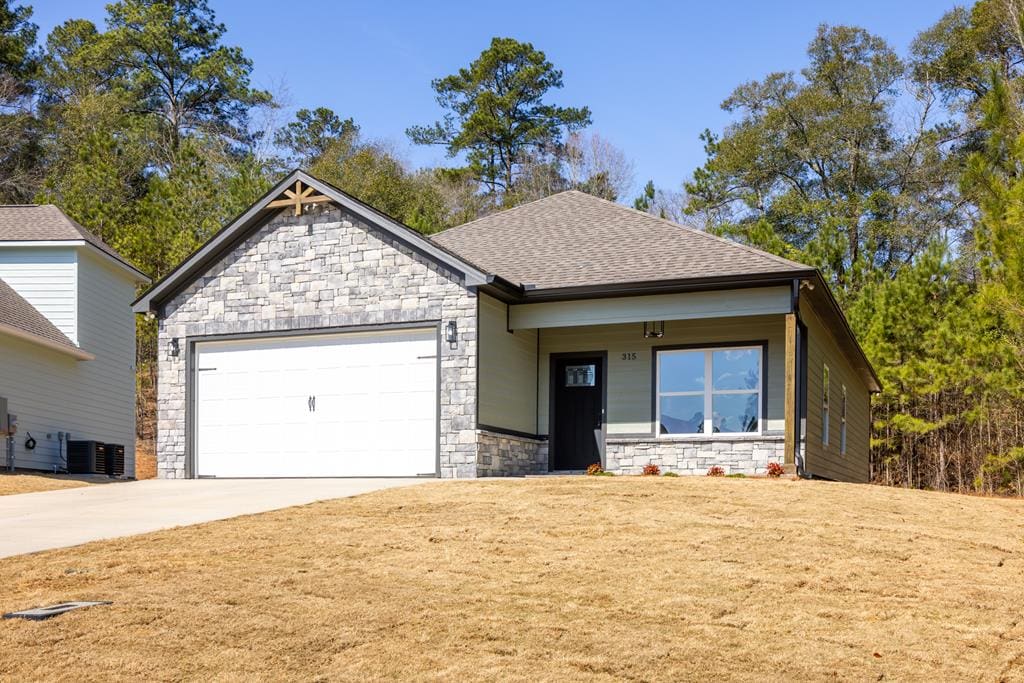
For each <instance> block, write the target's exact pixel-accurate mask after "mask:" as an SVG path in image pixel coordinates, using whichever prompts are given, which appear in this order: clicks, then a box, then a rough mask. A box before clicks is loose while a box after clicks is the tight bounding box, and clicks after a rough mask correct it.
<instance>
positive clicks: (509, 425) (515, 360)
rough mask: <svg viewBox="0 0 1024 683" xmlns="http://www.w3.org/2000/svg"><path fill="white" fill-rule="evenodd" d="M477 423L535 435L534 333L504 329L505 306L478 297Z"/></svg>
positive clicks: (535, 360)
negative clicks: (510, 331)
mask: <svg viewBox="0 0 1024 683" xmlns="http://www.w3.org/2000/svg"><path fill="white" fill-rule="evenodd" d="M479 301H480V320H479V323H478V324H479V326H480V342H479V343H480V371H479V372H480V379H479V382H480V385H479V391H480V394H479V401H480V407H479V411H480V413H479V422H480V424H482V425H487V426H491V427H500V428H502V429H510V430H513V431H516V432H525V433H527V434H536V433H537V331H536V330H516V331H515V332H514V333H509V332H508V328H507V326H506V322H507V321H506V311H505V304H504V303H502V302H500V301H498V300H497V299H494V298H492V297H489V296H487V295H486V294H481V295H480V297H479Z"/></svg>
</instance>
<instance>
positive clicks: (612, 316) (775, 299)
mask: <svg viewBox="0 0 1024 683" xmlns="http://www.w3.org/2000/svg"><path fill="white" fill-rule="evenodd" d="M790 303H791V302H790V291H789V288H787V287H763V288H751V289H726V290H718V291H710V292H686V293H681V294H654V295H650V296H631V297H615V298H609V299H583V300H577V301H554V302H545V303H536V304H513V305H511V306H509V329H512V330H520V329H536V328H543V327H580V326H583V325H613V324H617V323H632V322H636V323H640V322H645V321H656V320H690V319H699V318H735V317H738V316H748V315H766V314H775V313H788V312H789V309H790Z"/></svg>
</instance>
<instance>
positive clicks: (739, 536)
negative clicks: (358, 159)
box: [0, 477, 1024, 681]
mask: <svg viewBox="0 0 1024 683" xmlns="http://www.w3.org/2000/svg"><path fill="white" fill-rule="evenodd" d="M0 572H2V574H3V576H4V577H6V578H5V580H4V581H3V582H2V583H0V611H5V612H6V611H9V610H13V609H17V608H25V607H31V606H35V605H44V604H49V603H54V602H58V601H61V600H69V599H79V600H99V599H107V600H113V601H114V604H113V605H112V606H109V607H102V608H95V609H90V610H82V611H80V612H76V613H71V614H67V615H64V616H61V617H58V618H56V619H54V620H52V621H50V622H44V623H32V622H21V621H14V622H11V621H8V622H0V651H2V652H3V653H4V655H3V657H0V679H3V680H9V679H10V680H39V679H57V678H61V677H66V675H67V672H69V671H73V672H75V677H76V679H77V680H109V679H112V678H113V679H126V678H130V679H147V680H197V679H211V680H249V679H254V678H257V679H275V680H318V679H322V680H379V679H390V680H409V679H412V680H438V681H440V680H481V679H483V680H496V679H497V680H506V679H508V680H529V681H535V680H549V681H556V680H594V681H610V680H623V679H630V680H650V681H676V680H684V679H730V680H737V679H739V680H760V679H763V678H765V677H766V676H767V677H770V678H777V679H786V680H794V679H804V680H806V679H813V680H822V679H832V678H837V677H838V678H841V679H847V680H879V679H885V680H892V679H895V680H911V679H913V680H960V679H970V680H976V679H978V678H979V677H981V678H985V679H990V680H999V679H1004V680H1015V679H1018V680H1019V679H1021V678H1022V677H1024V615H1022V613H1021V612H1022V611H1024V608H1022V606H1021V600H1020V591H1021V586H1022V585H1024V503H1022V502H1021V501H1017V500H998V499H986V498H971V497H966V496H955V495H948V494H940V493H928V492H921V491H905V490H897V489H887V488H881V487H873V486H866V485H850V484H832V483H827V482H806V481H788V480H767V479H754V478H748V479H745V480H733V479H727V478H725V477H721V478H713V477H679V478H674V479H672V478H665V477H659V478H654V477H646V478H641V477H614V478H597V477H574V478H537V479H526V480H502V481H467V482H439V483H435V484H427V485H423V486H416V487H411V488H406V489H392V490H387V491H381V492H378V493H373V494H369V495H365V496H360V497H357V498H352V499H344V500H337V501H328V502H323V503H315V504H312V505H307V506H303V507H295V508H289V509H286V510H280V511H276V512H269V513H265V514H260V515H254V516H249V517H242V518H236V519H231V520H225V521H221V522H213V523H210V524H205V525H201V526H195V527H188V528H181V529H175V530H169V531H163V532H158V533H153V534H147V535H144V536H137V537H134V538H128V539H122V540H116V541H104V542H98V543H91V544H88V545H85V546H80V547H77V548H69V549H64V550H56V551H48V552H43V553H37V554H34V555H31V556H24V557H16V558H8V559H5V560H0Z"/></svg>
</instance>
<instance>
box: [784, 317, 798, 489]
mask: <svg viewBox="0 0 1024 683" xmlns="http://www.w3.org/2000/svg"><path fill="white" fill-rule="evenodd" d="M785 396H786V398H785V402H784V408H783V409H784V411H785V416H786V430H785V448H786V453H785V458H784V461H783V464H784V466H785V468H786V472H787V473H789V474H796V449H797V442H796V424H797V419H799V418H798V417H797V414H796V413H797V405H796V404H797V396H796V313H787V314H786V386H785Z"/></svg>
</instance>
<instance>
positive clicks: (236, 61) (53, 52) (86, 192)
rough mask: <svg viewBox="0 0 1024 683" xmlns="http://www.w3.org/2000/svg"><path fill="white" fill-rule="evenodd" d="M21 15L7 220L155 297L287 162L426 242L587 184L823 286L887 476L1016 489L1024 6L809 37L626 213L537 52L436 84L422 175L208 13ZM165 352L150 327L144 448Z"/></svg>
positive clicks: (1, 85) (142, 348)
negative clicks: (253, 54) (801, 61)
mask: <svg viewBox="0 0 1024 683" xmlns="http://www.w3.org/2000/svg"><path fill="white" fill-rule="evenodd" d="M31 19H32V11H31V8H30V7H28V6H24V5H18V4H15V3H14V2H12V0H0V201H3V202H27V201H45V202H53V203H55V204H58V205H59V206H60V207H61V208H63V209H64V210H65V211H66V212H67V213H68V214H69V215H71V216H72V217H73V218H75V219H76V220H78V221H79V222H81V223H82V224H83V225H86V226H87V227H89V228H90V229H92V230H94V231H95V232H97V233H98V234H99V235H100V236H101V237H102V238H103V239H104V240H105V241H107V242H108V243H110V244H111V245H112V246H114V247H115V248H117V249H118V250H119V251H121V252H122V253H123V254H124V255H125V256H126V257H127V258H129V259H130V260H132V261H133V262H134V263H136V264H137V265H138V266H139V267H140V268H142V269H143V270H145V271H146V272H148V273H150V274H151V275H153V276H154V277H160V276H162V275H164V274H166V273H167V272H168V271H169V270H170V269H172V268H173V267H174V266H175V265H176V264H177V263H178V262H179V261H180V260H181V259H182V258H184V257H185V256H186V255H187V254H189V253H190V252H191V251H193V250H194V249H195V248H196V247H197V246H198V245H200V244H201V243H202V242H204V241H205V240H206V239H207V238H208V237H209V236H210V235H211V234H212V233H213V232H214V231H216V230H217V229H218V228H219V227H220V226H221V225H222V224H223V223H224V222H225V221H227V220H229V219H230V218H231V217H233V216H235V215H237V214H238V213H240V212H241V211H242V210H244V209H245V208H246V207H247V206H248V205H249V204H251V203H252V201H254V200H255V199H256V198H257V197H259V196H260V195H261V194H263V193H264V192H265V191H266V190H267V189H268V188H269V187H270V186H271V185H272V183H273V181H274V179H275V178H277V177H279V176H280V174H281V173H283V172H284V171H285V170H286V169H289V168H291V167H294V166H302V167H305V168H307V169H308V170H309V171H310V172H312V173H313V174H314V175H317V176H319V177H321V178H324V179H325V180H327V181H329V182H331V183H333V184H335V185H337V186H338V187H340V188H341V189H343V190H345V191H347V192H349V193H351V194H353V195H354V196H356V197H359V198H360V199H362V200H363V201H365V202H367V203H369V204H371V205H373V206H375V207H376V208H378V209H379V210H381V211H383V212H385V213H387V214H389V215H392V216H394V217H395V218H397V219H399V220H401V221H403V222H404V223H406V224H407V225H409V226H411V227H413V228H415V229H417V230H420V231H422V232H424V233H431V232H435V231H438V230H441V229H444V228H446V227H449V226H452V225H457V224H459V223H463V222H466V221H468V220H472V219H474V218H477V217H479V216H482V215H485V214H487V213H490V212H493V211H495V210H499V209H502V208H507V207H510V206H514V205H516V204H518V203H521V202H525V201H530V200H533V199H537V198H540V197H543V196H546V195H549V194H552V193H554V192H559V191H562V190H565V189H571V188H574V189H579V190H582V191H585V192H589V193H592V194H595V195H598V196H601V197H604V198H607V199H610V200H613V201H620V202H624V203H628V204H631V205H632V206H634V207H635V208H637V209H639V210H642V211H648V212H650V213H653V214H656V215H660V216H662V217H666V218H671V219H674V220H683V221H686V222H690V223H692V224H696V225H698V226H700V227H702V228H704V229H706V230H708V231H711V232H715V233H717V234H721V235H725V236H727V237H730V238H732V239H735V240H738V241H741V242H745V243H748V244H752V245H754V246H757V247H760V248H762V249H766V250H768V251H771V252H774V253H777V254H780V255H782V256H786V257H788V258H792V259H794V260H798V261H802V262H804V263H807V264H809V265H812V266H815V267H818V268H819V269H821V271H822V272H823V273H824V274H825V276H826V277H827V278H828V280H829V281H830V282H831V283H832V285H833V287H834V289H835V291H836V294H837V297H838V298H839V299H840V302H841V304H842V305H843V307H844V309H845V310H846V313H847V315H848V317H849V319H850V321H851V324H852V326H853V327H854V330H855V331H856V332H857V335H858V338H859V339H860V342H861V344H862V345H863V346H864V348H865V351H866V352H867V354H868V356H869V358H870V359H871V360H872V362H873V363H874V365H875V367H876V369H877V370H878V372H879V375H880V377H881V379H882V382H883V385H884V390H883V392H882V394H881V395H879V396H877V397H876V398H875V400H874V402H873V439H872V456H873V468H874V472H875V476H876V478H877V479H878V480H879V481H881V482H885V483H889V484H895V485H903V486H914V487H928V488H936V489H942V490H956V491H965V492H966V491H985V492H1004V493H1014V494H1016V495H1024V435H1022V425H1021V417H1022V408H1024V400H1022V399H1024V396H1022V381H1021V380H1022V373H1024V237H1022V235H1021V228H1022V227H1024V178H1022V176H1024V23H1022V22H1024V0H980V1H979V2H977V3H975V4H974V5H973V6H972V7H969V8H955V9H952V10H951V11H949V12H948V13H947V14H945V15H944V16H943V17H942V18H941V19H940V20H939V21H938V22H937V23H936V24H935V25H933V26H930V27H929V26H925V27H922V31H921V32H920V33H919V34H918V36H917V38H916V39H915V40H914V42H913V43H912V45H911V46H910V48H909V50H908V52H907V54H904V55H901V54H900V53H898V52H897V51H896V50H895V49H894V48H893V47H892V46H890V45H888V44H887V43H886V41H884V40H883V39H882V38H880V37H878V36H876V35H873V34H871V33H870V32H869V31H867V30H865V29H863V28H859V27H854V26H824V25H823V26H821V27H820V28H819V29H818V31H817V33H816V35H814V36H813V37H811V40H810V42H809V45H808V49H807V63H806V66H805V67H804V68H803V69H801V70H800V71H799V72H780V73H770V74H767V75H765V76H764V77H763V78H761V79H759V80H755V81H751V82H749V83H743V84H740V85H739V86H738V87H736V89H735V90H734V91H733V92H732V94H731V95H730V96H729V97H728V98H727V99H726V100H725V101H724V102H723V103H722V107H723V109H725V110H726V111H727V112H729V113H730V114H731V115H732V123H731V124H730V125H728V126H727V127H726V128H725V129H724V130H721V131H716V132H713V131H710V130H708V131H705V132H704V134H703V136H702V140H703V142H704V145H705V151H706V161H705V163H704V164H703V165H702V166H701V167H700V168H697V169H693V170H689V171H688V170H687V169H680V173H681V175H686V176H687V177H688V178H689V179H688V180H687V181H686V182H685V183H683V184H681V186H680V187H679V188H676V189H673V188H658V187H656V186H655V185H654V183H653V182H648V183H647V184H646V185H645V186H644V187H643V188H642V189H641V191H640V192H639V195H638V196H636V197H632V196H630V193H631V192H632V191H633V181H634V169H633V164H632V162H631V161H630V160H629V158H628V157H627V156H626V155H625V154H624V153H623V152H622V150H620V149H618V148H617V147H616V146H615V145H614V144H612V143H611V142H610V141H608V140H607V139H605V138H603V137H601V136H600V135H598V134H597V133H593V132H590V131H589V130H588V129H589V126H590V122H591V112H590V109H589V108H588V107H586V106H558V105H555V104H553V103H552V102H551V97H550V96H551V94H552V93H553V91H556V90H558V89H559V88H561V87H562V84H563V80H562V79H563V74H562V72H561V71H560V70H559V69H557V68H556V67H555V66H554V65H553V64H552V63H551V62H550V61H549V60H548V59H547V57H546V56H545V54H544V53H543V52H542V51H541V50H539V49H537V48H535V47H534V46H532V45H530V44H529V43H523V42H520V41H517V40H515V39H512V38H501V37H499V38H494V39H493V40H492V41H491V43H490V44H489V45H488V46H486V47H485V49H483V51H482V52H481V53H480V55H479V56H478V57H477V58H476V59H474V60H473V61H472V62H471V63H470V64H469V65H467V66H466V67H464V68H461V69H459V70H458V72H457V73H454V74H451V75H448V76H443V77H439V78H437V79H436V80H434V81H433V82H432V84H431V85H432V87H433V89H434V91H435V93H436V99H437V103H438V107H439V110H440V112H441V113H440V116H439V118H437V120H435V121H432V122H430V121H427V122H421V123H418V124H415V125H411V126H410V127H409V128H408V129H407V130H406V131H405V133H406V135H407V137H408V139H409V140H410V141H411V142H412V143H414V144H422V145H438V146H441V147H443V148H444V149H445V150H446V152H447V154H448V156H449V158H450V160H451V164H450V165H447V166H443V167H436V168H414V167H412V166H411V165H410V164H408V163H407V162H406V161H405V160H404V159H403V158H402V156H401V154H400V153H399V152H398V151H397V147H396V146H395V145H394V144H393V143H390V142H388V141H386V140H373V139H369V138H367V137H366V136H365V135H363V133H362V131H361V129H360V126H359V124H358V122H356V121H354V120H353V119H352V118H344V117H343V115H339V114H338V113H336V112H334V111H332V110H330V109H328V108H325V107H314V108H308V109H299V110H298V111H297V112H295V114H294V116H292V117H290V118H289V120H282V118H281V111H282V107H280V105H279V102H278V100H279V98H278V97H275V95H274V94H273V93H270V92H267V91H264V90H260V89H258V88H256V87H254V86H253V84H252V82H251V74H252V68H253V64H252V62H251V60H250V59H249V58H247V57H246V55H245V53H244V51H243V50H242V49H241V48H239V47H234V46H230V45H226V44H224V41H223V38H224V34H225V30H226V29H225V27H224V25H223V24H221V23H219V22H218V21H217V20H216V17H215V14H214V12H213V10H212V9H211V8H210V7H209V5H208V3H207V1H206V0H120V1H118V2H114V3H112V4H110V5H108V6H107V13H106V17H105V20H104V25H103V26H101V27H100V26H96V25H95V24H93V23H92V22H90V21H87V20H84V19H75V18H71V19H69V20H67V21H66V22H64V23H63V24H61V25H59V26H58V27H56V28H55V29H53V31H51V32H50V34H49V35H47V36H45V37H41V36H39V35H37V34H38V30H37V28H36V27H35V26H34V25H33V24H32V20H31ZM410 123H415V122H410ZM154 335H155V330H154V328H153V327H152V323H147V322H145V321H140V323H139V363H138V366H139V397H140V401H139V418H140V419H139V425H140V436H141V437H142V438H143V439H149V438H152V429H153V419H152V418H153V406H154V396H155V393H154V392H155V362H154V361H155V344H154Z"/></svg>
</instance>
